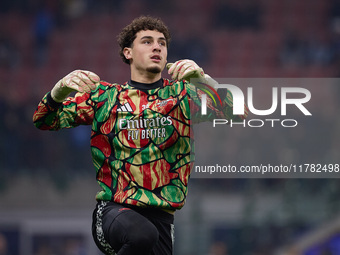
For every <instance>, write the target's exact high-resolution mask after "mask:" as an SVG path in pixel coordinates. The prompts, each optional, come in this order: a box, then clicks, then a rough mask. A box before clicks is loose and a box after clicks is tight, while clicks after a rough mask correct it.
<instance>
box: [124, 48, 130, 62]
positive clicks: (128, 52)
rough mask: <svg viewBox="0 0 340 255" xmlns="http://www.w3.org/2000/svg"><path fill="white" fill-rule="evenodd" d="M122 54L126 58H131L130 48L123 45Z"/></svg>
mask: <svg viewBox="0 0 340 255" xmlns="http://www.w3.org/2000/svg"><path fill="white" fill-rule="evenodd" d="M123 54H124V56H125V58H126V59H127V60H131V59H132V53H131V48H128V47H125V48H124V50H123Z"/></svg>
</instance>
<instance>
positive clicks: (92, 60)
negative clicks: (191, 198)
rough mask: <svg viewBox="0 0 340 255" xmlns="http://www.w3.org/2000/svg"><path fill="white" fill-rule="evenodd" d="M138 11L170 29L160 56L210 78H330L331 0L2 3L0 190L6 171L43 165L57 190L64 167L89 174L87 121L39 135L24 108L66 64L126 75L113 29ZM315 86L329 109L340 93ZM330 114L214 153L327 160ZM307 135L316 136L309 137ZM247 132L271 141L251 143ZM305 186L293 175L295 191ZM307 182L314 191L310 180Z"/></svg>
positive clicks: (37, 169) (339, 41)
mask: <svg viewBox="0 0 340 255" xmlns="http://www.w3.org/2000/svg"><path fill="white" fill-rule="evenodd" d="M141 14H144V15H153V16H158V17H161V18H162V19H163V20H164V21H165V23H166V24H168V26H169V28H170V31H171V32H172V36H173V40H172V43H171V45H170V49H169V59H168V60H169V62H170V61H175V60H178V59H180V58H189V59H193V60H194V61H196V62H197V63H198V64H199V65H201V66H202V67H203V68H204V70H205V71H206V72H207V73H209V74H210V75H211V76H212V77H216V78H225V77H233V78H244V77H247V78H253V77H255V78H258V77H261V78H267V77H275V78H290V77H292V78H313V77H315V78H330V77H331V78H337V77H338V76H339V75H340V1H339V0H303V1H294V0H288V1H272V0H261V1H252V0H245V1H237V0H226V1H223V0H213V1H210V0H197V1H195V2H190V1H181V0H174V1H165V0H158V1H153V0H141V1H132V0H125V1H123V0H115V1H111V0H101V1H95V0H62V1H57V0H50V1H42V0H2V1H1V2H0V92H1V93H0V111H1V113H2V115H1V116H2V117H1V118H0V144H1V146H0V192H6V188H7V186H8V185H10V181H9V180H10V179H11V178H15V177H13V173H15V175H17V174H27V173H29V174H32V175H34V174H36V175H41V174H44V173H46V172H48V174H49V175H51V176H53V178H51V180H53V182H54V184H55V185H57V186H59V187H66V186H67V185H65V183H67V182H68V181H69V180H70V172H71V171H72V175H73V176H74V175H77V174H79V175H86V174H90V175H91V176H93V171H94V170H93V167H92V163H91V155H90V148H89V135H90V128H89V127H78V128H77V129H74V130H65V131H60V132H58V133H55V132H48V131H44V132H42V131H39V130H37V129H36V128H35V127H34V126H33V123H32V115H33V112H34V110H35V108H36V106H37V104H38V102H39V100H40V99H41V98H42V96H43V95H44V94H45V93H46V92H48V91H49V90H50V89H51V88H52V87H53V85H54V84H55V83H56V82H57V81H58V80H59V79H60V78H62V77H63V76H64V75H66V74H67V73H69V72H71V71H72V70H74V69H78V68H79V69H89V70H91V71H93V72H95V73H97V74H99V76H100V77H101V78H102V79H104V80H107V81H109V82H125V81H126V80H128V79H129V69H128V67H127V65H125V64H124V63H122V62H121V60H120V58H119V56H118V48H117V44H116V36H117V34H118V32H119V31H120V29H121V28H122V27H123V26H125V25H126V24H128V23H129V22H130V21H131V20H132V19H133V18H135V17H137V16H139V15H141ZM314 89H315V88H314ZM324 89H325V88H322V87H321V86H320V88H316V91H318V92H320V93H321V94H322V93H324V95H326V96H327V95H330V96H331V97H332V98H330V100H329V101H328V106H327V109H333V112H334V114H335V115H336V111H335V109H337V108H338V107H339V104H338V103H337V102H338V100H337V99H338V96H339V95H340V91H339V89H336V90H330V91H323V90H324ZM326 98H327V97H326ZM318 103H319V102H317V101H314V104H315V105H313V106H311V107H312V108H313V109H320V108H322V106H320V105H316V104H318ZM320 111H321V113H322V110H321V109H320ZM320 116H324V115H320ZM332 117H334V116H324V118H322V117H320V119H315V118H313V121H314V122H313V123H310V122H311V121H310V120H308V119H306V120H305V122H306V123H305V126H308V127H309V128H308V130H302V131H301V130H300V131H299V132H298V133H294V132H293V131H284V132H283V133H285V134H283V136H282V137H279V138H277V137H275V139H276V140H275V143H270V142H271V141H273V139H274V136H275V134H274V133H273V132H272V130H269V131H268V132H267V133H266V134H263V132H262V133H261V132H260V131H259V130H257V129H251V130H247V132H244V133H242V132H236V133H235V136H233V137H229V138H228V143H227V146H226V147H223V146H222V147H221V148H220V151H221V152H223V151H228V152H229V153H230V149H231V148H234V149H235V148H238V149H240V150H241V149H242V150H243V152H242V153H243V155H244V156H246V157H250V159H253V160H254V161H253V162H254V163H258V162H259V160H260V161H261V160H266V161H267V162H271V161H273V162H278V161H280V160H282V159H283V158H285V159H286V160H287V159H288V160H289V159H290V158H293V159H296V157H295V156H294V155H295V153H298V152H299V150H304V149H306V148H307V149H308V153H306V154H303V155H302V156H301V157H300V158H298V160H299V161H300V162H310V161H311V160H312V159H313V158H315V157H317V158H320V159H322V160H323V161H324V162H327V160H328V161H329V160H335V159H337V156H338V155H339V146H338V143H337V142H336V141H338V139H336V138H339V135H338V134H337V133H338V130H339V129H338V128H339V125H340V123H339V120H337V119H336V118H335V117H334V118H332ZM316 118H317V117H316ZM334 119H335V121H334ZM316 120H317V123H315V121H316ZM316 134H321V135H320V136H319V137H315V136H316ZM284 135H286V136H284ZM254 137H260V138H261V139H262V140H261V141H262V142H263V144H268V145H269V144H271V147H268V146H267V148H265V146H261V144H259V142H258V141H259V140H256V139H253V138H254ZM287 137H288V139H287ZM310 137H313V139H310ZM314 138H315V139H314ZM316 138H317V139H316ZM240 144H247V147H246V148H244V147H242V146H241V145H240ZM235 151H236V149H235ZM304 155H306V158H304V157H303V156H304ZM240 161H242V159H241V158H237V157H234V158H232V159H230V162H231V163H234V164H238V163H240ZM320 163H322V162H320ZM193 181H196V182H199V181H200V180H193ZM285 182H286V181H285V180H263V181H262V182H261V187H263V189H271V188H272V187H273V186H274V185H278V184H280V185H281V186H280V187H285V185H284V183H285ZM310 183H311V182H310V181H308V180H301V181H299V185H301V186H300V188H301V189H302V190H304V188H306V187H310V186H309V185H310ZM205 184H206V185H211V186H215V185H217V187H223V188H225V187H226V186H228V189H229V191H242V190H243V188H244V186H243V185H244V182H242V181H238V180H227V181H225V180H224V181H223V180H206V181H205ZM314 185H316V187H314V186H313V187H314V189H317V187H318V185H317V184H315V183H314ZM328 186H329V185H327V184H325V185H324V186H323V187H328ZM305 190H306V189H305ZM307 190H308V189H307ZM327 192H328V193H327ZM325 193H327V194H328V195H335V194H338V193H339V188H338V187H337V185H332V186H331V189H330V190H328V191H326V192H325ZM331 202H332V203H333V202H334V201H333V200H332V201H331ZM334 203H335V202H334ZM336 205H337V204H336ZM222 251H223V252H222ZM1 254H3V253H1ZM4 254H5V253H4ZM211 254H221V255H222V254H227V249H226V247H222V246H221V245H219V244H216V246H214V247H213V248H212V251H211ZM228 254H229V253H228ZM261 254H269V253H261Z"/></svg>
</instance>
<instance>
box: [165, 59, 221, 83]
mask: <svg viewBox="0 0 340 255" xmlns="http://www.w3.org/2000/svg"><path fill="white" fill-rule="evenodd" d="M166 67H167V68H168V73H169V75H171V78H172V79H174V80H187V81H189V82H191V83H193V84H194V85H196V86H201V85H203V84H207V85H210V86H211V87H213V88H215V85H217V84H218V83H217V82H216V81H215V80H214V79H212V78H211V77H210V76H209V75H208V74H205V73H204V71H203V69H202V68H201V67H199V66H198V65H197V64H196V63H195V62H194V61H192V60H189V59H184V60H178V61H176V62H175V63H168V64H167V65H166ZM193 78H195V79H193ZM190 79H193V80H190Z"/></svg>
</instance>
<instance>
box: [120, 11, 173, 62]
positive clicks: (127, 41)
mask: <svg viewBox="0 0 340 255" xmlns="http://www.w3.org/2000/svg"><path fill="white" fill-rule="evenodd" d="M142 30H156V31H158V32H160V33H163V35H164V37H165V40H166V46H167V47H169V44H170V40H171V36H170V32H169V29H168V27H167V26H166V25H165V24H164V23H163V21H162V20H161V19H159V18H153V17H150V16H141V17H139V18H136V19H134V20H133V21H132V22H131V24H129V25H127V26H126V27H124V28H123V30H122V31H121V32H120V34H119V35H118V44H119V46H120V48H119V55H120V56H121V58H122V60H123V61H124V63H127V64H130V61H129V60H128V59H126V58H125V56H124V48H125V47H131V46H132V44H133V41H134V40H135V39H136V34H137V33H138V32H139V31H142Z"/></svg>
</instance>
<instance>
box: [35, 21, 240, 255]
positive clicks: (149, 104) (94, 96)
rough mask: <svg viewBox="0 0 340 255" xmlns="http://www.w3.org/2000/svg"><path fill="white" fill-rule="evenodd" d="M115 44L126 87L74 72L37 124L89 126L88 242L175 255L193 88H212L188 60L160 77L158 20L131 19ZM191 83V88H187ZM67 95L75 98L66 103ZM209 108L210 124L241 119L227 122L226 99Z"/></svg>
mask: <svg viewBox="0 0 340 255" xmlns="http://www.w3.org/2000/svg"><path fill="white" fill-rule="evenodd" d="M118 42H119V45H120V49H121V51H120V54H121V57H122V59H123V61H124V62H125V63H127V64H129V65H130V69H131V79H130V80H129V81H128V82H126V83H124V84H110V83H107V82H104V81H100V79H99V77H98V76H97V75H96V74H94V73H92V72H89V71H82V70H76V71H73V72H71V73H70V74H69V75H67V76H66V77H64V78H63V79H61V80H60V81H59V82H57V84H56V85H55V86H54V87H53V89H52V90H51V92H49V93H47V94H46V95H45V96H44V98H43V99H42V101H41V102H40V103H39V105H38V108H37V110H36V112H35V113H34V116H33V120H34V124H35V125H36V126H37V127H38V128H40V129H44V130H59V129H61V128H71V127H76V126H78V125H92V132H91V152H92V158H93V163H94V166H95V168H96V171H97V181H98V183H99V185H100V186H101V188H102V190H101V191H100V192H99V193H98V194H97V195H96V199H97V201H98V204H97V206H96V208H95V210H94V213H93V237H94V240H95V242H96V244H97V246H98V247H99V249H100V250H101V251H102V252H104V253H105V254H119V255H123V254H130V255H131V254H140V255H142V254H156V255H160V254H172V251H173V240H174V238H173V235H174V233H173V231H174V228H173V219H174V212H175V211H176V210H178V209H180V208H181V207H182V206H183V205H184V202H185V198H186V194H187V184H188V179H189V175H190V170H191V168H192V159H191V153H190V152H191V146H192V132H191V131H192V130H191V124H192V122H193V121H195V116H196V115H198V114H199V113H200V103H201V102H200V97H201V95H202V94H203V92H202V91H201V90H199V89H198V88H197V87H196V86H195V84H196V85H197V86H200V87H201V88H203V87H202V86H205V85H202V83H209V82H210V83H211V84H210V85H213V82H212V80H210V81H209V80H207V77H208V76H207V75H205V74H204V72H203V70H202V69H201V68H200V67H199V66H198V65H197V64H196V63H195V62H193V61H191V60H180V61H177V62H175V63H174V64H173V65H172V66H171V67H170V69H169V74H170V75H171V76H172V78H173V79H174V80H168V79H163V78H162V77H161V72H162V71H163V69H164V68H165V65H166V63H167V53H168V52H167V51H168V46H169V42H170V34H169V31H168V29H167V27H166V26H165V25H164V24H163V22H162V21H161V20H159V19H155V18H151V17H140V18H137V19H135V20H134V21H133V22H132V23H131V24H130V25H128V26H126V27H125V28H124V29H123V30H122V32H121V33H120V35H119V38H118ZM193 77H195V78H197V79H196V80H197V81H196V83H195V84H191V83H189V82H188V81H187V79H190V78H193ZM206 88H207V89H208V90H209V91H212V89H211V88H210V86H206ZM203 90H205V89H203ZM72 91H77V92H78V93H77V94H76V95H75V96H74V97H68V96H69V94H70V92H72ZM208 108H209V113H208V115H207V117H208V119H209V118H210V117H211V118H213V117H216V116H223V117H224V118H234V119H242V118H243V116H226V113H230V112H231V111H230V109H232V97H231V95H230V94H229V93H228V95H227V97H226V99H225V100H224V102H223V107H222V108H221V110H219V109H218V108H217V107H214V106H213V104H212V100H210V101H209V100H208ZM197 119H198V118H197Z"/></svg>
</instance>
